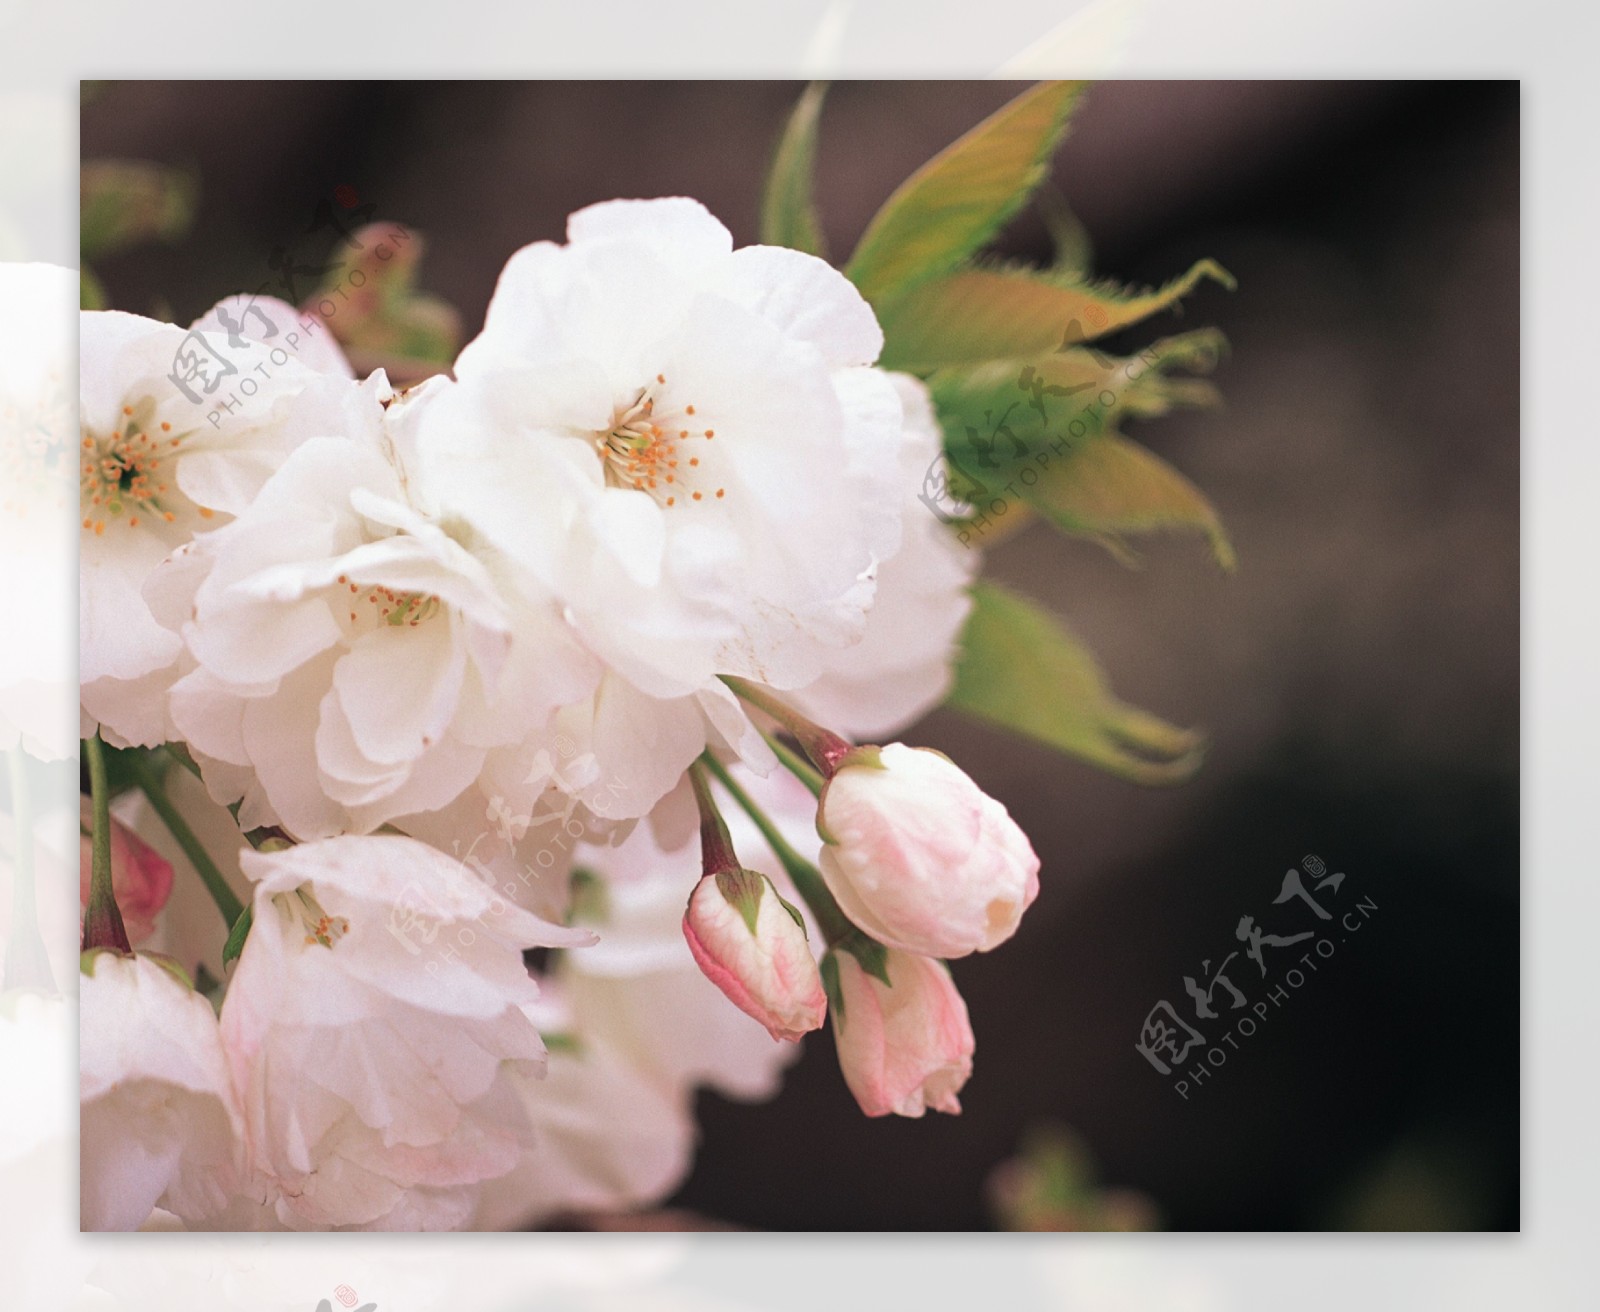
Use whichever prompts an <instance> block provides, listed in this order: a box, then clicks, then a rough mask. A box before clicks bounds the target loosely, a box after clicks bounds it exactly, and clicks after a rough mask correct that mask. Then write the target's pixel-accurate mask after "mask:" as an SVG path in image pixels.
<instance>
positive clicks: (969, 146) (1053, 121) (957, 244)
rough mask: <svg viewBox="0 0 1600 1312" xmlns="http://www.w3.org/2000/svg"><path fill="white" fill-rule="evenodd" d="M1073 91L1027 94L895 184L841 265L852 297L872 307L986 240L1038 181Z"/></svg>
mask: <svg viewBox="0 0 1600 1312" xmlns="http://www.w3.org/2000/svg"><path fill="white" fill-rule="evenodd" d="M1083 88H1084V84H1083V83H1082V82H1041V83H1039V85H1037V86H1034V87H1030V88H1029V89H1028V90H1027V91H1024V92H1023V93H1022V94H1021V95H1020V96H1018V97H1017V98H1016V99H1015V100H1013V101H1012V102H1011V103H1010V104H1008V105H1006V106H1004V107H1003V108H1001V109H1000V110H998V111H997V112H996V113H994V114H992V115H990V116H989V117H988V118H987V119H985V120H984V121H983V122H982V123H980V124H978V126H977V127H975V128H973V129H972V131H970V132H968V133H967V134H966V135H965V136H963V137H961V138H960V139H959V140H958V141H956V142H954V143H952V144H951V145H949V146H947V147H946V148H945V149H944V150H942V151H940V152H939V153H938V154H937V155H935V156H934V157H933V158H932V159H931V160H929V161H928V162H927V163H926V164H924V165H923V166H922V167H921V168H920V169H918V170H917V171H916V172H915V173H913V174H912V175H911V176H910V177H909V178H907V179H906V180H905V181H904V182H902V183H901V184H900V186H899V187H897V188H896V189H895V192H894V194H893V195H892V196H890V197H889V199H888V200H887V201H885V202H884V204H883V208H882V209H880V210H879V211H878V212H877V214H875V215H874V216H873V218H872V221H871V222H870V223H868V224H867V230H866V232H865V233H863V234H862V236H861V240H860V242H858V243H857V245H856V249H855V253H854V254H853V255H851V257H850V262H849V264H847V265H846V266H845V274H846V276H848V277H849V279H850V280H851V281H852V282H853V283H855V285H856V286H857V287H858V288H859V289H860V291H861V294H862V295H863V296H865V297H866V298H867V299H868V300H869V301H871V302H872V303H873V305H874V306H877V305H878V304H879V303H880V302H882V301H886V300H887V299H888V298H889V297H890V296H892V295H894V294H895V293H897V292H900V291H903V290H904V289H905V288H907V287H908V286H911V285H912V284H914V283H916V282H918V281H920V280H922V279H924V278H931V277H935V276H937V275H939V274H941V273H948V272H949V271H950V270H952V269H954V268H955V267H956V266H957V265H959V264H961V262H962V261H963V260H965V259H966V258H967V257H968V256H969V255H971V254H972V253H973V252H974V251H976V250H977V249H978V248H979V247H980V246H982V245H983V243H984V242H986V241H988V240H989V238H990V237H992V236H993V235H994V234H995V232H996V231H998V230H999V228H1000V225H1001V224H1003V223H1004V222H1005V221H1006V220H1007V219H1009V218H1010V217H1011V216H1012V215H1013V214H1015V213H1016V212H1017V210H1018V209H1019V208H1020V207H1021V206H1022V205H1023V204H1024V203H1025V202H1026V201H1027V199H1028V196H1029V194H1030V193H1031V192H1032V191H1033V189H1034V188H1035V187H1037V186H1038V185H1039V183H1040V182H1042V181H1043V180H1044V178H1045V176H1046V174H1047V173H1048V171H1049V165H1050V157H1051V155H1053V154H1054V153H1055V149H1056V146H1057V145H1058V144H1059V143H1060V141H1061V137H1062V135H1063V133H1064V132H1065V131H1066V126H1067V119H1068V117H1069V116H1070V115H1071V113H1072V110H1073V108H1074V106H1075V105H1076V104H1077V102H1078V98H1079V96H1080V95H1081V94H1082V93H1083Z"/></svg>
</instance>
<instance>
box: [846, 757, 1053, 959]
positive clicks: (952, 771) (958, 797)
mask: <svg viewBox="0 0 1600 1312" xmlns="http://www.w3.org/2000/svg"><path fill="white" fill-rule="evenodd" d="M817 828H818V830H819V831H820V832H821V834H822V836H823V838H824V839H825V840H826V841H825V842H824V844H823V848H822V857H821V861H820V865H821V869H822V877H823V879H824V880H825V881H826V882H827V885H828V891H829V892H831V893H832V894H833V896H834V897H835V898H836V899H837V900H838V903H839V906H840V907H841V908H842V909H843V911H844V913H845V915H847V916H848V917H850V919H851V920H852V921H853V922H854V923H855V924H856V925H858V926H860V928H862V929H863V930H865V931H866V932H867V933H868V934H870V935H871V936H872V937H873V938H875V939H877V940H878V941H879V942H880V943H883V944H885V945H886V946H888V947H891V948H899V949H900V950H901V951H902V952H913V953H918V954H920V955H922V956H928V957H945V958H949V957H964V956H966V955H967V954H968V953H969V952H987V951H988V950H989V949H990V948H992V947H995V946H997V945H998V944H1000V943H1003V942H1005V940H1006V939H1008V938H1010V937H1011V936H1012V935H1013V934H1014V933H1016V932H1017V924H1018V922H1019V921H1021V919H1022V913H1023V912H1024V911H1026V910H1027V908H1028V906H1029V904H1030V903H1032V901H1033V899H1034V898H1035V897H1037V896H1038V894H1039V858H1038V857H1037V856H1035V855H1034V851H1033V846H1032V845H1031V844H1030V843H1029V842H1028V837H1027V835H1026V834H1024V833H1023V832H1022V830H1021V829H1020V828H1018V827H1017V823H1016V821H1015V820H1013V819H1012V818H1011V816H1010V814H1009V813H1008V812H1007V811H1006V809H1005V807H1004V806H1002V805H1001V804H1000V803H999V802H997V801H995V799H994V798H992V797H990V796H989V795H988V794H987V793H985V792H984V791H983V790H982V789H980V788H979V787H978V786H977V784H975V783H973V782H972V780H971V779H970V778H968V777H967V774H966V772H965V771H963V770H962V769H961V768H960V767H959V766H957V765H956V764H955V763H954V762H953V761H951V760H950V758H949V757H947V756H944V755H942V754H941V753H939V752H934V751H929V750H927V749H925V748H913V747H907V746H905V745H904V744H902V743H891V744H890V745H889V746H888V747H865V748H858V749H856V751H854V752H852V753H851V754H850V756H848V757H846V758H845V760H844V761H843V763H842V764H841V765H840V767H839V769H838V771H837V772H836V773H835V774H834V776H833V777H832V778H831V779H829V780H828V784H827V786H826V787H825V788H824V789H823V791H822V801H821V804H820V809H819V810H818V813H817Z"/></svg>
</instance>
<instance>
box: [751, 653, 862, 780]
mask: <svg viewBox="0 0 1600 1312" xmlns="http://www.w3.org/2000/svg"><path fill="white" fill-rule="evenodd" d="M720 677H721V679H722V681H723V683H725V684H727V685H728V687H729V688H731V689H732V690H733V693H734V695H735V696H736V697H738V698H739V699H740V700H741V701H746V702H749V703H750V705H752V706H754V707H755V708H756V709H757V710H758V711H765V712H766V713H767V714H768V715H770V716H771V717H772V718H773V719H774V720H776V721H777V722H778V723H779V724H781V725H782V726H783V727H784V728H785V729H786V730H788V732H789V733H790V735H792V736H793V738H794V740H795V741H796V742H797V743H799V744H800V746H801V747H802V748H804V749H805V753H806V755H807V756H809V757H810V758H811V759H812V760H813V761H815V762H816V765H817V769H819V770H821V771H822V773H823V776H824V777H825V778H828V779H831V778H833V772H834V771H835V770H837V769H838V768H839V763H840V762H841V761H842V760H843V759H844V758H845V757H846V756H848V755H849V754H850V752H851V751H853V750H854V744H852V743H850V742H848V741H847V740H846V739H843V738H841V737H839V735H838V734H836V733H834V732H833V731H832V730H830V729H824V728H823V727H822V726H821V725H820V724H814V723H813V722H812V721H810V720H808V719H806V717H805V716H803V715H801V714H800V712H799V711H797V710H795V709H794V708H793V707H792V706H787V705H785V704H784V703H783V702H782V701H781V700H779V699H778V698H777V697H775V696H773V694H772V690H771V689H770V688H763V687H762V686H761V685H760V684H759V683H751V682H750V681H749V680H748V679H738V678H735V677H734V676H733V675H731V674H724V675H722V676H720Z"/></svg>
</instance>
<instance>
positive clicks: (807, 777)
mask: <svg viewBox="0 0 1600 1312" xmlns="http://www.w3.org/2000/svg"><path fill="white" fill-rule="evenodd" d="M761 736H762V738H764V739H765V740H766V744H767V746H768V747H770V748H772V754H773V755H774V756H776V757H777V758H778V760H779V762H780V763H781V764H782V765H783V768H784V769H785V770H787V771H788V772H789V773H790V774H792V775H793V776H794V777H795V778H796V779H798V780H799V781H800V782H801V783H803V784H804V785H805V786H806V787H807V788H808V789H810V790H811V795H812V796H813V797H821V796H822V786H823V784H825V783H827V780H826V779H824V778H823V777H822V776H821V775H820V774H818V773H817V772H816V771H815V770H814V769H813V768H812V766H811V762H810V761H808V760H806V758H805V757H803V756H801V755H800V753H799V752H797V751H795V750H794V748H792V747H790V746H789V744H788V743H786V742H784V741H783V739H782V738H780V737H778V735H777V734H774V733H767V732H766V731H765V730H763V731H762V734H761Z"/></svg>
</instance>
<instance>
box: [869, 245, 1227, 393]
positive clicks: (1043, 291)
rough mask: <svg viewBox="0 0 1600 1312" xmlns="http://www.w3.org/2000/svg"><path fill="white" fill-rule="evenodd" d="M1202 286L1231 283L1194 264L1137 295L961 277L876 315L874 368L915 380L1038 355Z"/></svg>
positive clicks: (1041, 279) (1036, 278)
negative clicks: (879, 337)
mask: <svg viewBox="0 0 1600 1312" xmlns="http://www.w3.org/2000/svg"><path fill="white" fill-rule="evenodd" d="M1205 278H1212V279H1214V280H1216V281H1217V282H1219V283H1221V284H1222V285H1223V286H1224V287H1227V288H1229V289H1230V290H1231V289H1232V288H1233V286H1234V280H1233V276H1232V275H1231V274H1230V273H1229V272H1228V271H1227V270H1226V269H1224V268H1223V267H1222V266H1221V265H1220V264H1218V263H1216V262H1215V261H1214V260H1201V261H1200V262H1199V263H1197V264H1196V265H1195V266H1194V267H1193V268H1191V269H1190V270H1189V271H1188V272H1187V273H1185V274H1184V275H1183V276H1182V277H1180V278H1174V279H1173V280H1172V281H1171V282H1169V283H1167V284H1166V285H1165V286H1164V287H1158V288H1153V289H1145V290H1142V291H1140V290H1133V289H1129V288H1123V287H1118V286H1117V285H1116V284H1114V283H1109V282H1099V283H1090V282H1085V281H1083V280H1082V279H1080V278H1078V277H1076V276H1067V275H1062V274H1055V275H1050V274H1042V273H1040V272H1038V271H1037V270H1031V269H1014V268H1000V267H996V268H980V269H965V270H962V271H960V272H957V273H952V274H950V275H948V276H947V277H943V278H937V279H933V280H931V281H929V282H925V283H922V284H921V285H920V286H917V287H914V288H912V289H911V290H910V291H908V292H907V293H906V294H905V295H904V296H900V297H897V298H896V299H895V300H894V301H892V302H890V303H889V304H887V305H885V306H884V307H883V308H882V309H881V311H880V313H879V318H880V320H881V321H882V323H883V332H884V348H883V357H882V360H881V363H882V365H883V367H884V368H886V369H905V370H909V371H911V372H915V373H921V372H925V371H927V370H930V369H938V368H941V367H944V366H948V365H963V364H974V363H978V362H981V361H984V360H1004V359H1027V358H1031V357H1033V356H1038V355H1044V354H1046V353H1047V352H1050V351H1053V350H1056V349H1058V348H1061V347H1072V346H1076V345H1078V344H1079V343H1082V342H1087V341H1093V340H1094V339H1095V338H1097V337H1102V336H1104V335H1105V334H1107V333H1113V332H1116V331H1118V330H1119V329H1122V328H1126V327H1128V326H1129V325H1131V324H1135V323H1138V322H1139V320H1141V319H1144V318H1148V317H1149V316H1150V315H1152V314H1155V313H1156V312H1157V311H1159V310H1165V309H1168V308H1170V307H1173V306H1175V305H1177V303H1178V302H1179V301H1180V300H1181V299H1182V298H1183V297H1185V296H1187V295H1188V294H1189V293H1190V292H1192V291H1193V290H1194V289H1195V287H1196V286H1197V285H1198V284H1199V283H1200V282H1201V280H1202V279H1205Z"/></svg>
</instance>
